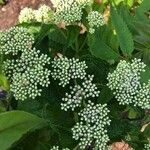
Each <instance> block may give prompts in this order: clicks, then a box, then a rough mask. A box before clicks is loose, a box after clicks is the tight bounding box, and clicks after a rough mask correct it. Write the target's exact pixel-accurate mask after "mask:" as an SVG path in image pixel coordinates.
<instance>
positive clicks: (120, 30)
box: [110, 6, 134, 56]
mask: <svg viewBox="0 0 150 150" xmlns="http://www.w3.org/2000/svg"><path fill="white" fill-rule="evenodd" d="M110 13H111V19H112V22H113V25H114V27H115V31H116V33H117V35H118V40H119V44H120V48H121V50H122V52H123V54H124V55H125V56H130V55H131V54H132V52H133V50H134V43H133V38H132V34H131V32H130V31H129V29H128V27H127V25H126V23H125V22H124V21H123V19H122V17H121V16H120V15H119V14H118V12H117V11H116V10H115V8H114V7H113V6H111V11H110Z"/></svg>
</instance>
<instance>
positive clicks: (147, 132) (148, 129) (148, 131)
mask: <svg viewBox="0 0 150 150" xmlns="http://www.w3.org/2000/svg"><path fill="white" fill-rule="evenodd" d="M144 134H145V136H147V137H148V138H150V124H149V125H148V126H147V127H146V128H145V130H144Z"/></svg>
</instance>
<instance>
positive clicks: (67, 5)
mask: <svg viewBox="0 0 150 150" xmlns="http://www.w3.org/2000/svg"><path fill="white" fill-rule="evenodd" d="M88 2H89V0H60V1H59V2H57V3H56V4H55V7H56V11H55V14H54V20H55V23H56V24H58V23H61V22H64V23H65V24H66V25H70V24H72V23H75V22H80V21H81V18H82V14H83V12H82V9H83V8H84V7H85V5H87V3H88Z"/></svg>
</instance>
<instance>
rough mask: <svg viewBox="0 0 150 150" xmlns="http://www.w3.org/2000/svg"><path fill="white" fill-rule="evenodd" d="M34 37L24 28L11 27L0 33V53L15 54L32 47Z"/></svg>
mask: <svg viewBox="0 0 150 150" xmlns="http://www.w3.org/2000/svg"><path fill="white" fill-rule="evenodd" d="M33 43H34V38H33V36H32V35H30V34H29V33H28V31H27V29H26V28H23V27H12V28H10V29H8V30H6V31H4V32H1V33H0V53H1V54H5V55H7V54H12V55H17V54H18V52H20V51H21V52H23V51H26V50H28V49H29V48H31V47H32V44H33Z"/></svg>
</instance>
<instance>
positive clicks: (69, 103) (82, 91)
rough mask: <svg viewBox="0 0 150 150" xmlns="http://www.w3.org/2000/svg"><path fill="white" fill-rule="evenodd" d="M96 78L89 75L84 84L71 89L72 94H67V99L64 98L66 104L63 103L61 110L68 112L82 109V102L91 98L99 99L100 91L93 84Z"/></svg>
mask: <svg viewBox="0 0 150 150" xmlns="http://www.w3.org/2000/svg"><path fill="white" fill-rule="evenodd" d="M93 78H94V76H93V75H89V76H88V78H85V80H84V81H83V82H82V85H81V86H80V85H75V86H74V87H70V90H71V93H70V94H68V93H66V95H65V98H62V101H63V102H64V103H61V109H62V110H65V111H67V110H68V109H70V108H71V110H72V111H74V109H75V108H76V107H81V105H82V102H83V101H82V100H84V99H86V98H89V97H98V95H99V93H100V91H98V90H97V86H96V85H95V84H94V83H92V81H93Z"/></svg>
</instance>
